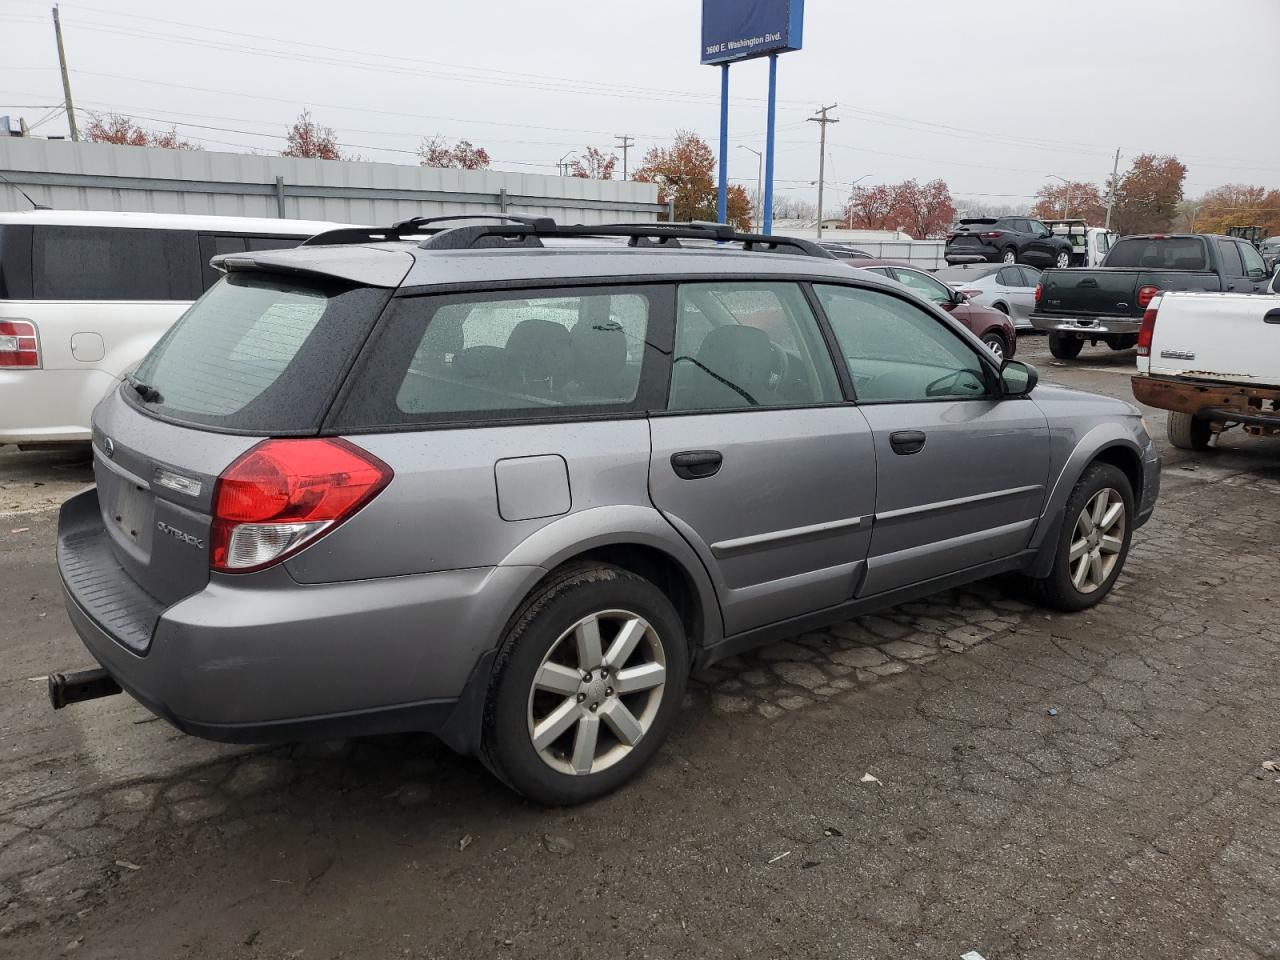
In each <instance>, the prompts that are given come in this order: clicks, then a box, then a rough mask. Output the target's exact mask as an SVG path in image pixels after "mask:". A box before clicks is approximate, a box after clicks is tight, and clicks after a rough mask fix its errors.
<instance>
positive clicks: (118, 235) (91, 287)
mask: <svg viewBox="0 0 1280 960" xmlns="http://www.w3.org/2000/svg"><path fill="white" fill-rule="evenodd" d="M199 256H200V255H199V250H198V244H197V242H196V234H195V232H194V231H190V230H139V229H133V228H128V229H124V228H119V227H70V226H65V227H58V226H49V227H41V226H38V227H36V228H35V235H34V240H33V244H32V251H31V260H32V264H31V267H32V282H33V285H34V288H35V297H36V299H37V300H194V299H195V298H196V297H197V296H199V294H200V290H201V284H200V260H199Z"/></svg>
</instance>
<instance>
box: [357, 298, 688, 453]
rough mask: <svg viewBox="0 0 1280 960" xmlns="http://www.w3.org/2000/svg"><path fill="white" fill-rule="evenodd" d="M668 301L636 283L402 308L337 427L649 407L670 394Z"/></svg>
mask: <svg viewBox="0 0 1280 960" xmlns="http://www.w3.org/2000/svg"><path fill="white" fill-rule="evenodd" d="M670 296H671V291H670V288H668V287H655V286H650V285H641V286H626V287H613V288H607V287H606V288H601V287H591V288H576V289H575V288H570V289H544V290H529V291H510V292H489V293H477V294H466V295H457V296H447V295H446V296H417V297H404V298H400V299H398V300H396V301H395V302H394V304H393V306H392V309H391V312H390V313H389V315H388V318H387V322H386V323H385V324H384V325H383V328H382V330H381V331H380V333H379V335H378V337H377V339H376V342H375V343H373V344H371V345H370V347H369V348H368V349H367V350H366V352H365V357H364V358H363V359H362V360H361V366H360V368H359V369H358V370H357V372H356V373H355V375H354V376H353V377H352V378H351V384H350V386H349V388H348V390H349V393H348V395H347V397H346V398H345V400H344V402H343V409H342V411H341V412H340V413H339V414H338V416H337V418H336V420H337V422H338V424H339V426H340V428H343V429H387V428H394V427H396V426H398V425H404V426H409V425H414V424H421V425H431V424H447V423H463V422H470V423H477V422H490V423H503V422H512V421H521V420H530V419H546V418H566V417H567V418H572V417H582V416H587V417H590V416H608V415H620V414H625V413H631V412H639V411H643V410H647V409H650V408H651V407H653V406H655V405H656V404H657V402H658V398H660V396H661V388H665V385H666V377H667V372H666V371H665V370H664V369H663V368H664V366H665V364H664V359H665V353H666V350H665V349H664V347H665V344H668V343H669V342H670V341H669V337H670V321H669V319H668V318H669V316H670ZM659 380H660V381H661V385H660V386H659V385H658V381H659Z"/></svg>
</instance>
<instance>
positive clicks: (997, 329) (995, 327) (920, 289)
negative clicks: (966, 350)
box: [853, 260, 1018, 360]
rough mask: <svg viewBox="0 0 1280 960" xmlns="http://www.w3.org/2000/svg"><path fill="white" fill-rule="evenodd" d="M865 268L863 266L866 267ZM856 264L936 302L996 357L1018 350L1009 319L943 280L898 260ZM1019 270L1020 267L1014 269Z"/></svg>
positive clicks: (1015, 330) (1004, 356)
mask: <svg viewBox="0 0 1280 960" xmlns="http://www.w3.org/2000/svg"><path fill="white" fill-rule="evenodd" d="M864 264H865V265H866V266H863V265H864ZM853 265H856V266H859V267H861V268H862V269H865V270H869V271H871V272H872V273H878V274H880V275H881V276H882V277H888V278H889V279H890V280H896V281H897V282H898V283H901V284H902V285H903V286H904V287H906V288H907V289H908V290H910V291H912V292H913V293H915V294H917V295H918V296H921V297H924V298H925V299H926V300H931V301H932V302H933V303H936V304H937V305H938V306H939V307H941V308H942V309H943V310H945V311H947V313H949V314H951V316H953V317H955V318H956V319H957V320H959V321H960V322H961V323H962V324H964V325H965V327H966V328H967V329H969V330H972V331H973V333H974V334H975V335H976V336H977V337H978V339H980V340H981V341H982V342H983V343H985V344H986V345H987V349H988V350H990V351H991V352H992V353H993V354H995V356H996V359H998V360H1003V359H1005V358H1006V357H1012V356H1013V355H1014V353H1016V352H1017V350H1018V334H1017V329H1016V328H1015V327H1014V325H1013V321H1012V320H1010V319H1009V316H1008V315H1007V314H1005V313H1002V312H1000V311H999V310H994V309H992V308H991V307H985V306H982V305H980V304H976V303H971V302H970V300H969V298H968V296H966V295H965V294H964V293H961V292H960V291H958V290H955V289H953V288H952V287H949V286H947V285H946V284H945V283H943V282H942V281H941V280H938V279H936V278H935V277H933V276H930V275H929V274H928V273H925V272H924V271H923V270H919V269H917V268H915V267H913V266H911V265H909V264H907V263H904V262H900V261H896V260H859V261H853ZM1015 269H1017V268H1015Z"/></svg>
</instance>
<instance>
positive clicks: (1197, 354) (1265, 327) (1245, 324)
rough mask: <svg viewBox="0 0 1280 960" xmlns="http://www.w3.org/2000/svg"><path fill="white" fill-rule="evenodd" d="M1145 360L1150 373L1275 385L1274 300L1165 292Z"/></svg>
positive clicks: (1279, 381)
mask: <svg viewBox="0 0 1280 960" xmlns="http://www.w3.org/2000/svg"><path fill="white" fill-rule="evenodd" d="M1149 362H1150V370H1149V372H1150V373H1151V374H1153V375H1155V376H1164V377H1186V378H1189V379H1195V380H1221V381H1224V382H1229V383H1239V384H1250V385H1254V386H1280V298H1277V297H1266V296H1262V297H1260V296H1255V295H1251V294H1232V293H1217V294H1206V293H1169V294H1165V295H1164V296H1162V297H1161V298H1160V300H1159V301H1158V304H1157V312H1156V323H1155V329H1154V331H1153V334H1152V340H1151V356H1150V361H1149Z"/></svg>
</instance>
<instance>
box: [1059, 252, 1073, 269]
mask: <svg viewBox="0 0 1280 960" xmlns="http://www.w3.org/2000/svg"><path fill="white" fill-rule="evenodd" d="M1057 264H1058V269H1059V270H1065V269H1067V267H1069V266H1071V255H1070V254H1069V253H1067V252H1066V251H1065V250H1064V251H1062V252H1061V253H1059V254H1058V260H1057Z"/></svg>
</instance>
